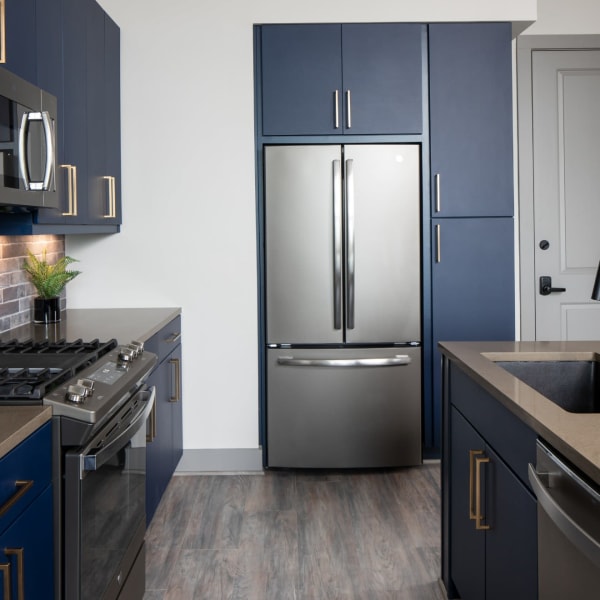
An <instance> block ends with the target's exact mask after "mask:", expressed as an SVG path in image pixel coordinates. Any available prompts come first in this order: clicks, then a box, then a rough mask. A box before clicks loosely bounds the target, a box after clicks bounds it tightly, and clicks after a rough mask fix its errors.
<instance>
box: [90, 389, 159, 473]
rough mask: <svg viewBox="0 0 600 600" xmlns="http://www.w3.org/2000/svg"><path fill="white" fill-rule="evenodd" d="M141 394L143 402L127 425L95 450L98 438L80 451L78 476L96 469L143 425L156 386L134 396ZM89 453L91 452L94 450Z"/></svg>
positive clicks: (153, 399)
mask: <svg viewBox="0 0 600 600" xmlns="http://www.w3.org/2000/svg"><path fill="white" fill-rule="evenodd" d="M137 396H141V397H142V398H141V399H142V401H143V402H144V403H143V404H142V406H141V407H140V408H139V409H138V410H137V412H136V413H135V415H134V416H133V418H132V420H131V422H130V423H129V425H128V426H127V427H126V428H125V429H123V430H121V429H120V428H118V429H117V430H116V431H115V432H114V434H111V436H109V437H108V438H107V439H106V441H105V443H104V445H103V446H102V447H101V448H99V449H98V450H97V451H95V449H96V446H97V444H98V439H97V438H96V439H94V440H92V441H91V442H90V443H89V444H88V445H87V446H86V447H85V448H84V449H83V450H82V451H81V453H80V455H79V456H80V461H81V462H80V477H81V478H83V475H84V473H85V471H96V470H98V469H99V468H100V467H101V466H102V465H103V464H105V463H106V461H107V460H108V459H110V458H111V457H112V456H114V455H115V452H118V451H119V450H120V449H121V448H124V447H125V446H126V445H127V444H128V442H129V440H131V438H132V437H133V436H134V435H135V434H136V433H137V432H138V431H139V430H140V429H141V428H142V427H143V426H144V424H145V423H146V420H147V419H148V416H149V415H150V411H151V410H152V406H153V405H154V401H155V399H156V388H155V387H154V386H152V387H151V388H150V389H143V390H141V391H139V392H137V393H136V394H135V396H134V398H135V397H137ZM94 451H95V453H93V454H91V452H94Z"/></svg>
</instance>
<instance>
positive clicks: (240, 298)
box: [67, 0, 592, 449]
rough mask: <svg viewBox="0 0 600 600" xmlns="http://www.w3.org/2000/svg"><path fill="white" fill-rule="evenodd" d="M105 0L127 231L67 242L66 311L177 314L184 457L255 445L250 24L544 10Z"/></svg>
mask: <svg viewBox="0 0 600 600" xmlns="http://www.w3.org/2000/svg"><path fill="white" fill-rule="evenodd" d="M100 1H101V4H102V5H103V7H104V8H105V9H106V10H107V12H108V13H109V14H110V15H111V16H112V17H113V18H114V19H115V20H116V21H117V22H118V23H119V25H120V26H121V43H122V48H121V52H122V74H121V81H122V151H123V156H122V166H123V207H124V208H123V218H124V225H123V228H122V232H121V233H120V234H118V235H114V236H109V237H101V236H98V237H94V238H92V239H89V238H87V237H86V238H84V237H68V238H67V253H68V254H69V255H71V256H74V257H76V258H78V259H79V260H80V261H81V265H80V267H81V268H82V270H83V271H84V274H83V275H81V276H80V277H79V278H77V279H76V280H74V281H73V282H72V283H71V284H69V293H68V303H69V306H70V307H73V308H83V307H96V306H106V307H118V306H181V307H182V309H183V320H184V321H183V322H184V329H183V336H184V337H183V349H184V357H183V361H184V362H183V372H184V381H183V388H184V389H183V393H184V398H185V402H184V445H185V447H186V448H188V449H193V448H206V449H211V448H212V449H217V448H256V447H257V445H258V367H257V353H258V349H257V319H256V314H257V313H256V311H257V302H256V298H257V291H256V252H255V248H256V237H255V173H254V119H253V62H252V60H253V48H252V25H253V24H254V23H264V22H309V21H311V22H342V21H344V22H349V21H423V22H428V21H429V22H431V21H460V20H481V21H486V20H489V21H493V20H505V21H522V22H531V21H534V20H535V18H536V8H537V7H536V1H535V0H494V1H492V0H488V1H486V2H482V1H481V0H454V1H453V2H448V1H447V0H421V1H420V2H414V1H413V0H411V1H410V2H409V1H402V0H370V1H369V2H364V0H343V1H342V0H329V1H328V2H323V0H304V1H303V2H293V3H292V2H284V1H282V0H252V1H249V0H170V2H164V0H127V1H126V2H124V1H123V0H100ZM579 2H580V3H581V4H584V2H583V0H579ZM555 3H557V4H560V3H558V2H557V0H552V4H555ZM575 3H576V2H575ZM573 4H574V0H569V7H570V8H569V11H570V10H571V7H572V6H573ZM586 4H589V5H590V6H591V4H592V1H591V0H588V2H587V3H586ZM565 6H566V3H565Z"/></svg>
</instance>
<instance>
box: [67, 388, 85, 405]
mask: <svg viewBox="0 0 600 600" xmlns="http://www.w3.org/2000/svg"><path fill="white" fill-rule="evenodd" d="M87 395H88V388H86V387H85V386H84V385H80V384H78V383H74V384H71V385H70V386H69V387H68V388H67V395H66V399H67V400H68V401H69V402H73V403H75V404H81V403H82V402H83V401H84V399H85V397H86V396H87Z"/></svg>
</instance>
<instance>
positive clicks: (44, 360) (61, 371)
mask: <svg viewBox="0 0 600 600" xmlns="http://www.w3.org/2000/svg"><path fill="white" fill-rule="evenodd" d="M116 346H117V341H116V340H114V339H112V340H110V341H108V342H100V341H98V340H97V339H95V340H92V341H91V342H84V341H82V340H81V339H78V340H75V341H73V342H67V341H65V340H58V341H55V342H51V341H42V342H35V341H33V340H26V341H18V340H10V341H8V342H0V404H5V405H10V404H12V405H17V404H18V405H22V404H41V403H42V400H43V398H44V396H45V394H46V393H47V392H49V391H50V390H52V389H54V388H55V387H57V386H59V385H60V384H62V383H64V382H65V381H67V380H68V379H71V378H72V377H74V376H75V375H76V374H77V373H78V372H79V371H81V370H82V369H84V368H85V367H87V366H88V365H90V364H92V363H94V362H96V361H97V360H98V359H99V358H100V357H101V356H103V355H104V354H106V353H108V352H110V351H111V350H112V349H113V348H115V347H116Z"/></svg>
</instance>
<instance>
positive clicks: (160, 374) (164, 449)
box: [146, 362, 172, 524]
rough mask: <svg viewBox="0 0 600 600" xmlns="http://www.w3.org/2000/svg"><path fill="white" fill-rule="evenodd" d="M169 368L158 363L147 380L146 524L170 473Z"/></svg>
mask: <svg viewBox="0 0 600 600" xmlns="http://www.w3.org/2000/svg"><path fill="white" fill-rule="evenodd" d="M168 384H169V365H168V363H166V362H162V363H160V364H159V365H158V367H156V369H155V370H154V372H153V373H152V375H151V376H150V377H149V379H148V385H149V386H156V399H155V405H154V408H153V414H152V415H151V418H150V419H149V421H148V435H147V443H146V522H147V524H150V521H151V520H152V517H153V516H154V513H155V512H156V509H157V507H158V504H159V502H160V499H161V498H162V495H163V492H164V491H165V488H166V487H167V484H168V482H169V478H170V477H171V473H170V472H169V467H170V463H171V460H170V451H169V448H170V446H171V440H172V433H171V431H172V424H171V407H170V403H169V387H168Z"/></svg>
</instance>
